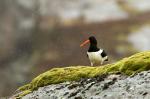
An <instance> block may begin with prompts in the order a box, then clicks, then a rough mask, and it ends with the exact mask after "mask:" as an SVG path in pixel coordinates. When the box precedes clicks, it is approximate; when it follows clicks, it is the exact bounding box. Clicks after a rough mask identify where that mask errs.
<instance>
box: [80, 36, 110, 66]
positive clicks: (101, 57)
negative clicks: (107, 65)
mask: <svg viewBox="0 0 150 99" xmlns="http://www.w3.org/2000/svg"><path fill="white" fill-rule="evenodd" d="M87 43H90V46H89V49H88V51H87V56H88V58H89V60H90V62H91V66H93V65H98V64H101V65H102V64H103V62H104V61H108V56H107V54H106V52H105V51H104V50H103V49H100V48H98V47H97V40H96V38H95V37H94V36H90V37H89V39H88V40H86V41H84V42H83V43H82V44H81V45H80V47H83V46H84V45H85V44H87Z"/></svg>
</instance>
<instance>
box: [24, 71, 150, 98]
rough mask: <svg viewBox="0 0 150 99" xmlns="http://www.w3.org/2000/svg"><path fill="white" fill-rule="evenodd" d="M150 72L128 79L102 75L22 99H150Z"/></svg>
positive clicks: (51, 86)
mask: <svg viewBox="0 0 150 99" xmlns="http://www.w3.org/2000/svg"><path fill="white" fill-rule="evenodd" d="M149 78H150V71H144V72H141V73H138V74H136V75H133V76H130V77H127V76H124V75H121V74H114V75H102V76H97V77H94V78H90V79H81V80H80V81H78V82H64V83H61V84H52V85H48V86H44V87H40V88H39V89H38V90H36V91H33V92H32V93H30V94H28V95H26V96H24V97H23V98H22V99H60V97H61V99H149V98H150V80H149Z"/></svg>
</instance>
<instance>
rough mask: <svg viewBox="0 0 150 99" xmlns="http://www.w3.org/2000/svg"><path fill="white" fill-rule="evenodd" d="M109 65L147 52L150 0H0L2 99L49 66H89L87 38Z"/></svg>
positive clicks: (0, 88) (0, 94) (0, 75)
mask: <svg viewBox="0 0 150 99" xmlns="http://www.w3.org/2000/svg"><path fill="white" fill-rule="evenodd" d="M91 35H94V36H95V37H96V38H97V39H98V45H99V46H100V47H101V48H103V49H105V50H106V52H107V53H108V55H109V63H112V62H115V61H117V60H120V59H122V58H123V57H126V56H129V55H132V54H134V53H136V52H139V51H145V50H149V49H150V39H149V38H150V0H0V78H1V80H0V97H4V96H10V95H12V94H13V93H14V91H15V90H16V89H17V88H18V87H19V86H22V85H24V84H26V83H28V82H30V81H31V79H33V78H34V77H36V76H37V75H38V74H40V73H42V72H44V71H47V70H49V69H51V68H53V67H63V66H74V65H90V63H89V60H88V59H87V57H86V51H87V48H88V46H86V47H83V48H80V47H79V45H80V44H81V43H82V42H83V41H84V40H86V39H87V38H88V37H89V36H91Z"/></svg>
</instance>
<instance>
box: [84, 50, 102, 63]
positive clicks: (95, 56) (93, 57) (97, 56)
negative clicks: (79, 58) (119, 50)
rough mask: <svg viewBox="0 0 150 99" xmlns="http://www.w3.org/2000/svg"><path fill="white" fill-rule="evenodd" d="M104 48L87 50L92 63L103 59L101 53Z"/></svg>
mask: <svg viewBox="0 0 150 99" xmlns="http://www.w3.org/2000/svg"><path fill="white" fill-rule="evenodd" d="M102 52H103V50H99V51H97V52H87V54H88V57H89V60H90V62H91V65H93V64H100V63H101V62H102V61H103V58H102V56H101V53H102Z"/></svg>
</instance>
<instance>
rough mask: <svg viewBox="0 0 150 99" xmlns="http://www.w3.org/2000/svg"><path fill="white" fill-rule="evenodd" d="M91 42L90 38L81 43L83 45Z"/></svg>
mask: <svg viewBox="0 0 150 99" xmlns="http://www.w3.org/2000/svg"><path fill="white" fill-rule="evenodd" d="M89 42H90V40H86V41H84V42H83V43H82V44H81V45H80V47H83V46H84V45H85V44H87V43H89Z"/></svg>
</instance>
